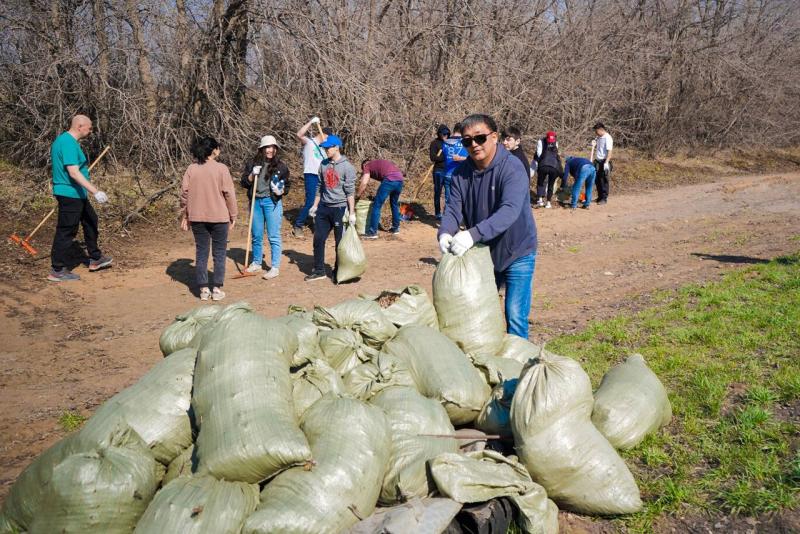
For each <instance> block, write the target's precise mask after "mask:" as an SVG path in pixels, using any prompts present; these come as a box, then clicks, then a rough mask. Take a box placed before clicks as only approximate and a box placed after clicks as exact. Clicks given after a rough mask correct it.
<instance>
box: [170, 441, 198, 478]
mask: <svg viewBox="0 0 800 534" xmlns="http://www.w3.org/2000/svg"><path fill="white" fill-rule="evenodd" d="M196 461H197V458H196V457H195V456H194V443H192V444H191V445H189V446H188V447H187V448H185V449H184V450H183V451H181V453H180V454H179V455H178V456H177V457H176V458H175V459H174V460H172V461H171V462H170V463H169V465H168V466H167V472H166V474H164V480H162V481H161V483H162V484H163V485H165V486H166V485H167V484H169V483H170V482H172V481H173V480H175V479H176V478H178V477H186V476H191V475H192V472H193V470H194V468H195V465H194V464H195V462H196Z"/></svg>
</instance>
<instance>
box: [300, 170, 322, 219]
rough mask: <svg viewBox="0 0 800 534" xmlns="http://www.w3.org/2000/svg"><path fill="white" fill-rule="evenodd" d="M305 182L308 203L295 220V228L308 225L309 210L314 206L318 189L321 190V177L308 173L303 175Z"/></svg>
mask: <svg viewBox="0 0 800 534" xmlns="http://www.w3.org/2000/svg"><path fill="white" fill-rule="evenodd" d="M303 182H304V183H305V186H306V203H305V204H303V207H302V208H300V213H298V214H297V219H295V220H294V227H295V228H302V227H303V226H305V224H306V219H307V218H308V210H310V209H311V206H313V205H314V197H315V196H317V189H318V188H319V175H318V174H311V173H306V174H304V175H303Z"/></svg>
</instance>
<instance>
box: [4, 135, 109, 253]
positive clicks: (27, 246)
mask: <svg viewBox="0 0 800 534" xmlns="http://www.w3.org/2000/svg"><path fill="white" fill-rule="evenodd" d="M110 148H111V146H107V147H106V148H104V149H103V151H102V152H101V153H100V155H99V156H97V159H95V160H94V162H92V164H91V165H89V170H90V171H91V170H92V169H93V168H94V166H95V165H97V162H98V161H100V159H101V158H102V157H103V156H105V155H106V152H108V150H109V149H110ZM55 211H56V209H55V208H53V209H51V210H50V211H49V212H48V213H47V215H45V216H44V219H42V222H40V223H39V224H37V225H36V228H34V229H33V231H32V232H31V233H30V234H28V237H26V238H25V239H22V238H21V237H20V236H18V235H17V234H11V235H10V236H8V240H9V241H10V242H11V243H15V244H17V245H19V246H21V247H22V249H23V250H24V251H25V252H27V253H28V254H30V255H31V256H36V255H37V254H38V253H39V252H38V251H37V250H36V249H35V248H33V245H31V243H30V241H31V239H32V238H33V236H34V235H35V234H36V232H38V231H39V228H41V227H42V226H43V225H44V223H46V222H47V219H49V218H50V217H51V216H52V215H53V213H55Z"/></svg>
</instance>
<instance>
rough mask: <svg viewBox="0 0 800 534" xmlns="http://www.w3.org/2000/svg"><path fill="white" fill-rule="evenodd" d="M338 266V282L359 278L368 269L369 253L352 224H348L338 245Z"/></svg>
mask: <svg viewBox="0 0 800 534" xmlns="http://www.w3.org/2000/svg"><path fill="white" fill-rule="evenodd" d="M336 266H337V267H336V283H337V284H340V283H342V282H347V281H348V280H354V279H356V278H359V277H360V276H361V275H362V274H364V272H365V271H366V270H367V255H366V253H365V252H364V247H363V246H362V245H361V240H360V239H359V238H358V232H356V227H355V226H353V225H352V224H348V225H347V230H345V231H344V235H343V236H342V239H341V241H339V246H338V247H336Z"/></svg>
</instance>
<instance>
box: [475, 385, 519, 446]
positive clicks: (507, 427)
mask: <svg viewBox="0 0 800 534" xmlns="http://www.w3.org/2000/svg"><path fill="white" fill-rule="evenodd" d="M518 383H519V379H518V378H514V379H512V380H505V381H503V382H502V383H500V384H498V385H496V386H495V387H494V389H492V395H491V396H490V397H489V400H487V401H486V404H485V405H484V406H483V409H482V410H481V413H479V414H478V418H477V419H475V426H476V427H477V428H478V429H479V430H482V431H483V432H486V433H487V434H496V435H499V436H501V437H504V438H510V437H512V436H513V433H512V432H511V401H512V399H513V398H514V392H515V391H516V390H517V384H518Z"/></svg>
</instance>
